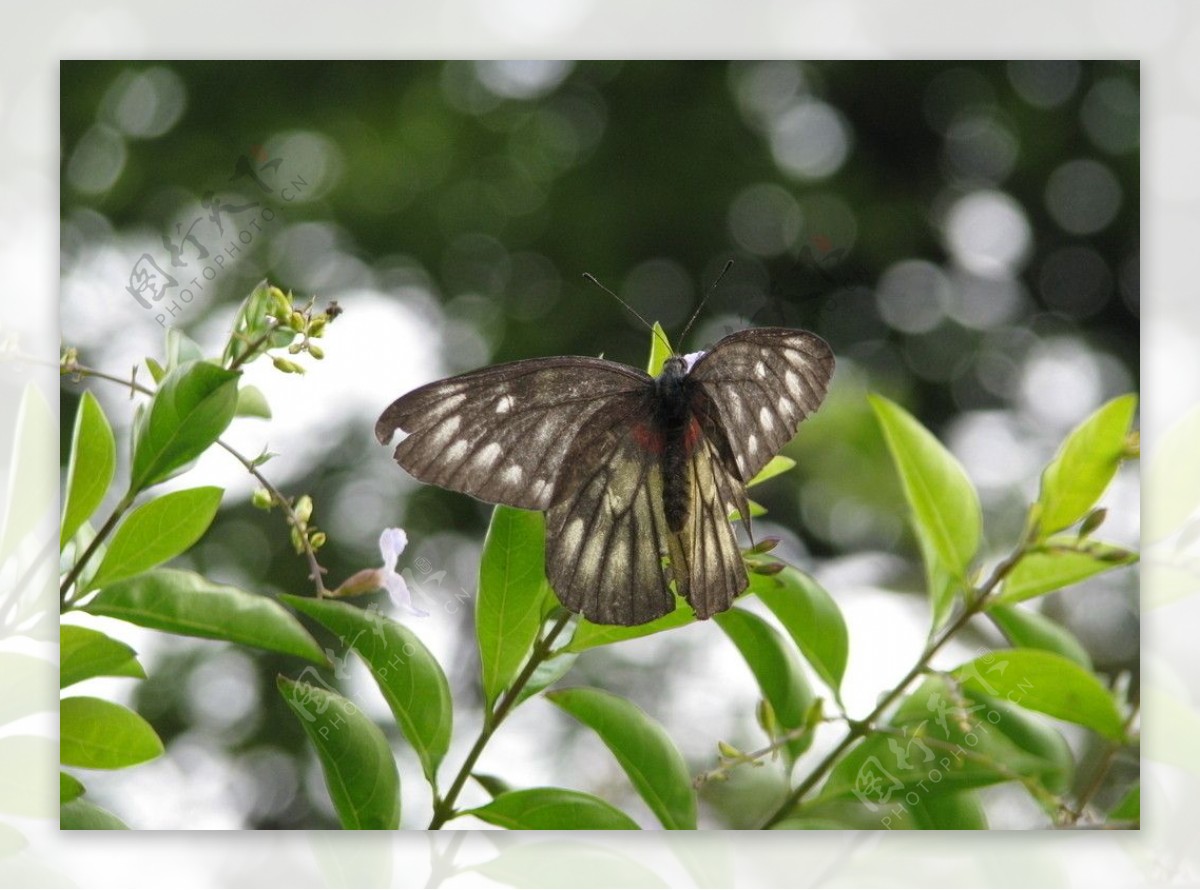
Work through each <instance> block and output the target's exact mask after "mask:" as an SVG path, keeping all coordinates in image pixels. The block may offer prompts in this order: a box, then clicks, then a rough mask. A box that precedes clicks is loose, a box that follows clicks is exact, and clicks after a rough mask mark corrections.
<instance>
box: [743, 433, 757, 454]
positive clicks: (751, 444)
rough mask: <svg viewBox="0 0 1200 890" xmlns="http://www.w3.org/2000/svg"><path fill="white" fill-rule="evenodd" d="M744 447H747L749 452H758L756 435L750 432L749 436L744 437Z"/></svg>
mask: <svg viewBox="0 0 1200 890" xmlns="http://www.w3.org/2000/svg"><path fill="white" fill-rule="evenodd" d="M746 448H748V449H749V450H750V453H751V454H754V453H757V452H758V436H755V435H754V434H751V435H750V436H749V438H747V439H746Z"/></svg>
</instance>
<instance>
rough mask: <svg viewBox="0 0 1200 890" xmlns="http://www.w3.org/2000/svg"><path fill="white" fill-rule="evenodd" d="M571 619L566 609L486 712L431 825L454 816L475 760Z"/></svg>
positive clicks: (436, 809)
mask: <svg viewBox="0 0 1200 890" xmlns="http://www.w3.org/2000/svg"><path fill="white" fill-rule="evenodd" d="M570 620H571V613H570V612H564V613H563V615H562V617H560V618H559V619H558V621H556V622H555V623H554V626H553V627H551V628H550V630H548V631H547V632H546V635H545V636H544V637H542V638H541V639H540V640H538V642H537V645H535V646H534V647H533V652H531V653H530V655H529V660H528V661H527V662H525V667H523V668H522V669H521V673H520V674H518V675H517V679H516V680H514V681H513V684H512V686H510V687H509V688H508V691H507V692H505V693H504V695H503V696H502V697H501V698H500V701H499V703H498V704H497V705H496V710H494V711H493V712H492V713H491V714H486V715H484V720H483V726H482V727H481V728H480V730H479V738H477V739H476V740H475V744H474V745H473V746H472V747H471V750H470V752H469V753H468V754H467V759H466V760H464V761H463V765H462V766H461V767H460V768H459V770H458V775H456V776H455V777H454V783H453V784H452V785H451V786H450V790H449V791H447V792H446V796H445V797H444V798H443V799H442V800H440V801H437V802H436V803H435V804H434V808H433V819H432V820H431V821H430V823H429V829H430V830H432V829H435V828H441V827H442V826H443V825H444V824H445V823H446V822H447V821H449V820H450V819H452V818H454V816H455V815H456V813H455V812H454V802H455V801H456V800H457V799H458V795H459V792H461V791H462V789H463V786H464V785H465V784H466V783H467V779H468V777H470V775H471V770H472V769H474V768H475V762H476V761H477V760H479V755H480V754H482V753H483V749H484V748H485V747H486V746H487V743H488V740H489V739H491V737H492V734H493V733H495V731H496V730H497V728H499V726H500V724H501V723H502V722H503V721H504V718H505V717H507V716H508V714H509V712H510V711H511V710H512V709H513V707H514V706H515V705H516V703H517V699H518V698H519V697H520V695H521V690H522V689H524V688H525V685H526V684H527V683H528V682H529V678H530V677H532V676H533V672H534V671H535V670H537V668H538V665H540V664H541V663H542V662H543V661H545V660H546V657H547V656H548V655H549V654H550V650H551V648H552V647H553V646H554V641H555V639H557V638H558V635H559V634H560V633H562V631H563V628H565V627H566V626H567V622H568V621H570Z"/></svg>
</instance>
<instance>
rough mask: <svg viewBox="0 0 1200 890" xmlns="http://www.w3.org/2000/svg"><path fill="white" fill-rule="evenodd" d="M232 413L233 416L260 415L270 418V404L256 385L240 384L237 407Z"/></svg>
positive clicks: (265, 418)
mask: <svg viewBox="0 0 1200 890" xmlns="http://www.w3.org/2000/svg"><path fill="white" fill-rule="evenodd" d="M233 414H234V416H235V417H261V418H263V419H264V420H270V419H271V406H270V404H269V403H268V402H267V397H266V396H265V395H263V391H262V390H261V389H259V388H258V387H257V386H249V385H246V386H241V387H238V398H237V409H236V410H235V411H234V412H233Z"/></svg>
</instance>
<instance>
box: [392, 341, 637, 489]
mask: <svg viewBox="0 0 1200 890" xmlns="http://www.w3.org/2000/svg"><path fill="white" fill-rule="evenodd" d="M650 385H651V380H650V378H649V377H648V376H646V375H645V374H643V373H642V372H640V371H637V370H635V369H633V368H630V367H628V366H626V365H621V364H617V363H616V362H609V361H605V360H603V359H596V358H582V357H562V358H546V359H529V360H526V361H519V362H511V363H508V364H503V365H497V366H496V367H494V368H487V369H484V370H482V371H474V372H471V373H469V374H460V375H459V376H457V377H451V378H449V379H446V380H440V381H438V382H436V383H431V384H429V385H427V386H423V387H421V388H419V389H416V390H413V391H412V392H410V393H408V394H407V395H405V396H402V397H401V398H399V399H397V400H396V401H395V402H393V403H392V404H391V406H390V407H388V409H387V410H386V411H384V413H383V415H382V416H381V417H380V418H379V421H378V423H376V425H375V436H376V438H378V439H379V441H380V442H382V443H383V444H387V443H388V442H389V441H390V440H391V438H392V436H393V435H394V434H395V433H396V432H397V431H403V432H405V433H407V434H408V436H407V438H405V439H404V440H403V441H402V442H400V443H399V444H398V445H397V446H396V451H395V458H396V461H397V463H399V464H400V466H402V467H404V469H406V470H407V471H408V472H409V473H411V474H412V475H413V476H415V477H416V478H417V479H420V480H421V481H422V482H427V483H429V484H431V485H439V486H441V487H442V488H448V489H451V490H453V491H461V492H463V493H465V494H469V495H473V496H474V497H477V498H479V499H481V500H484V501H490V502H491V503H496V504H508V505H510V506H513V507H520V508H523V509H526V510H545V509H547V508H548V507H549V506H550V505H551V504H552V503H553V502H554V499H555V495H556V491H557V489H556V482H555V481H556V479H557V477H558V474H559V471H560V469H561V468H562V465H563V461H564V459H565V458H566V455H567V452H568V450H569V449H570V448H571V445H572V443H573V442H574V441H575V439H576V437H577V434H578V432H579V430H580V429H581V428H582V427H583V426H584V425H585V424H586V423H587V422H588V420H589V419H590V418H591V417H592V416H593V415H594V414H595V413H596V412H598V411H601V410H602V409H603V408H604V407H605V406H607V405H609V404H610V403H611V402H612V401H613V400H614V399H618V400H619V399H621V398H623V397H626V396H628V395H629V394H630V393H640V392H643V391H644V390H645V389H646V388H647V387H648V386H650Z"/></svg>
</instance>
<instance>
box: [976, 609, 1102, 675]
mask: <svg viewBox="0 0 1200 890" xmlns="http://www.w3.org/2000/svg"><path fill="white" fill-rule="evenodd" d="M987 616H988V617H989V618H990V619H992V622H993V623H994V624H995V625H996V627H998V628H1000V631H1001V633H1003V634H1004V636H1006V637H1007V638H1008V641H1009V642H1010V643H1012V644H1013V646H1014V647H1016V648H1018V649H1044V650H1045V651H1047V652H1057V653H1058V654H1059V655H1061V656H1063V657H1064V658H1069V659H1070V660H1071V661H1073V662H1075V663H1076V664H1077V665H1079V666H1080V667H1081V668H1083V669H1084V670H1089V671H1090V670H1091V669H1092V659H1091V657H1090V656H1089V655H1088V653H1087V650H1086V649H1084V648H1083V644H1082V643H1080V642H1079V640H1077V639H1075V635H1074V634H1072V633H1071V632H1070V631H1069V630H1067V629H1066V628H1065V627H1063V626H1062V625H1061V624H1058V623H1057V622H1055V621H1051V620H1050V619H1049V618H1047V617H1046V616H1045V615H1042V614H1041V613H1039V612H1034V611H1032V610H1030V609H1022V608H1021V607H1020V606H1006V605H1003V604H1002V603H996V604H994V605H992V606H991V607H989V608H988V611H987Z"/></svg>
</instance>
